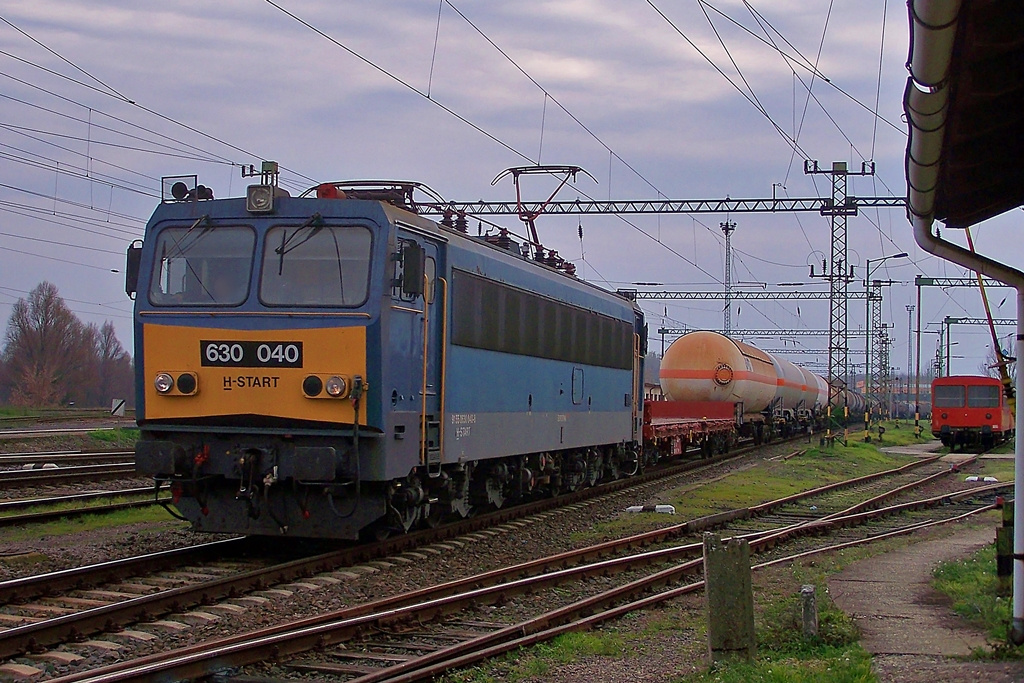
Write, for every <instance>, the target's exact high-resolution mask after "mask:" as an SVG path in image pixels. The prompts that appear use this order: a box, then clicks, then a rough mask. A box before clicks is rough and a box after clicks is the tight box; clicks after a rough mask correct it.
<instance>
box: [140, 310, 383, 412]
mask: <svg viewBox="0 0 1024 683" xmlns="http://www.w3.org/2000/svg"><path fill="white" fill-rule="evenodd" d="M142 334H143V353H144V354H145V356H144V357H145V361H144V367H145V379H144V384H145V392H146V418H147V419H152V420H159V419H165V418H189V417H206V416H217V415H268V416H273V417H283V418H295V419H301V420H320V421H325V422H343V423H349V424H351V423H352V422H353V420H354V411H353V408H352V401H350V400H348V399H328V398H316V399H311V398H307V397H306V396H305V395H304V394H303V393H302V381H303V380H304V379H305V378H306V377H307V376H308V375H311V374H315V375H320V376H325V375H328V376H329V375H347V376H348V377H350V378H351V377H354V376H356V375H360V376H361V377H363V379H364V381H365V380H366V328H365V327H361V326H360V327H336V328H324V329H292V330H258V331H253V330H224V329H216V328H208V327H172V326H166V325H152V324H150V325H143V330H142ZM209 340H218V341H223V342H225V343H230V342H256V343H259V342H274V343H275V345H276V344H277V343H280V342H301V343H302V367H275V366H274V359H273V358H267V365H268V366H266V367H235V366H231V367H210V366H208V365H203V359H202V355H201V348H200V342H202V341H209ZM263 355H264V356H265V357H267V356H269V354H263ZM227 357H228V358H230V354H227ZM185 371H191V372H194V373H196V375H197V376H198V391H197V392H196V394H195V395H193V396H165V395H162V394H159V393H157V391H156V389H155V388H154V386H153V380H154V378H155V377H156V375H157V374H158V373H160V372H167V373H170V374H171V375H172V376H173V377H175V378H176V377H177V376H178V375H179V374H180V373H182V372H185ZM321 396H326V394H321Z"/></svg>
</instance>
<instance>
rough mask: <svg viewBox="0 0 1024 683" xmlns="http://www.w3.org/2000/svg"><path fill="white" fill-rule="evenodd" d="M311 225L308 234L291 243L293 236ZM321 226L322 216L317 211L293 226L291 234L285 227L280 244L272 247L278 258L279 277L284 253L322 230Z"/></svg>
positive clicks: (297, 246)
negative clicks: (296, 225)
mask: <svg viewBox="0 0 1024 683" xmlns="http://www.w3.org/2000/svg"><path fill="white" fill-rule="evenodd" d="M311 226H312V228H313V229H312V230H311V231H310V232H309V234H308V235H306V236H305V237H304V238H303V239H302V241H300V242H296V243H295V244H292V241H294V240H295V237H296V236H297V235H298V234H299V233H300V232H302V231H303V230H305V229H306V228H308V227H311ZM323 227H324V219H323V216H321V215H320V214H319V213H314V214H313V215H312V216H310V217H309V220H308V221H306V222H305V223H303V224H302V225H300V226H299V227H297V228H295V232H293V233H292V234H291V236H289V235H288V230H287V229H286V230H285V231H284V232H283V233H282V234H281V246H279V247H277V248H276V249H274V253H275V254H277V256H278V259H277V276H278V277H280V276H281V273H282V272H283V271H284V255H285V254H287V253H288V252H290V251H293V250H295V249H297V248H299V247H301V246H302V245H303V244H305V243H306V242H308V241H309V240H311V239H313V236H314V235H316V234H317V233H318V232H320V230H322V229H323ZM289 245H291V246H289Z"/></svg>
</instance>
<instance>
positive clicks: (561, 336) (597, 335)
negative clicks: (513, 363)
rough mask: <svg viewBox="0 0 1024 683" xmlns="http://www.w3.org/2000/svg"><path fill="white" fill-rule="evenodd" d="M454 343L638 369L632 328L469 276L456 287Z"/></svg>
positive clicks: (461, 276)
mask: <svg viewBox="0 0 1024 683" xmlns="http://www.w3.org/2000/svg"><path fill="white" fill-rule="evenodd" d="M452 311H453V315H452V343H454V344H457V345H459V346H469V347H472V348H477V349H487V350H490V351H502V352H505V353H514V354H519V355H523V356H534V357H539V358H550V359H553V360H564V361H569V362H572V363H580V364H585V365H599V366H603V367H609V368H622V369H628V368H632V367H633V357H632V353H631V351H632V341H631V340H632V336H633V332H632V327H631V325H630V323H628V322H626V321H622V320H615V319H614V318H611V317H608V316H606V315H600V314H598V313H594V312H593V311H588V310H585V309H582V308H579V307H577V306H570V305H568V304H563V303H560V302H557V301H552V300H551V299H547V298H545V297H542V296H538V295H536V294H533V293H531V292H527V291H525V290H522V289H518V288H516V287H510V286H508V285H503V284H501V283H499V282H495V281H493V280H488V279H487V278H482V277H479V276H477V275H472V274H469V273H466V272H464V271H455V275H454V281H453V283H452Z"/></svg>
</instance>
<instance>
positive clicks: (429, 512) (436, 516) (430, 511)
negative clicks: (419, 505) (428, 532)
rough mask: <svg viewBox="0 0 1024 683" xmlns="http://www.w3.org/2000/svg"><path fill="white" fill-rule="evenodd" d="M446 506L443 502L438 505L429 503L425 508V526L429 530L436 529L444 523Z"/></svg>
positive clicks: (437, 503)
mask: <svg viewBox="0 0 1024 683" xmlns="http://www.w3.org/2000/svg"><path fill="white" fill-rule="evenodd" d="M446 507H448V506H446V505H445V504H444V503H442V502H441V501H438V502H436V503H427V504H426V505H424V506H423V508H424V510H423V525H424V526H426V527H427V528H429V529H436V528H437V527H439V526H441V524H442V523H444V521H445V518H446V517H447V516H448V515H447V514H446V512H447V510H446V509H445V508H446Z"/></svg>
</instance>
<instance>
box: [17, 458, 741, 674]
mask: <svg viewBox="0 0 1024 683" xmlns="http://www.w3.org/2000/svg"><path fill="white" fill-rule="evenodd" d="M756 452H757V449H756V448H754V447H749V448H746V449H740V450H738V451H735V452H733V453H732V454H726V455H721V456H718V457H717V458H712V459H708V460H694V461H687V462H684V463H681V464H674V465H671V466H668V467H660V468H657V469H652V470H650V471H647V472H644V473H643V474H641V475H638V476H635V477H632V478H629V479H620V480H618V481H613V482H609V483H607V484H603V485H600V486H598V487H594V488H590V489H584V490H582V491H579V492H577V493H574V494H570V495H566V496H560V497H558V498H553V499H542V500H537V501H534V502H530V503H527V504H524V505H519V506H516V507H512V508H507V509H501V510H497V511H495V512H491V513H488V514H484V515H479V516H476V517H472V518H469V519H466V520H462V521H460V522H457V523H454V524H451V525H447V526H443V527H440V528H438V529H427V530H422V531H418V532H415V533H411V534H406V535H402V536H397V537H394V538H392V539H387V540H385V541H382V542H378V543H375V544H370V545H363V546H356V547H345V548H343V549H340V550H337V551H333V552H329V553H323V554H314V555H312V556H311V557H307V558H304V559H300V560H295V561H294V562H288V563H285V564H283V565H282V566H280V567H270V568H265V569H262V570H260V571H255V572H243V571H240V572H236V573H235V574H232V575H226V576H220V577H217V578H215V579H211V580H209V581H205V582H190V583H187V584H184V585H179V586H175V587H174V588H173V589H168V590H167V591H160V592H153V591H150V590H149V589H143V591H144V592H143V593H141V594H135V593H133V592H132V591H131V590H129V591H125V590H112V591H107V593H109V594H110V595H108V601H107V602H108V604H103V605H91V606H89V608H88V609H82V610H76V611H69V612H67V613H64V614H59V615H56V616H54V615H50V617H52V618H50V617H47V615H46V614H45V611H44V612H43V613H41V614H36V615H33V614H31V613H30V611H29V610H27V609H24V608H21V609H19V610H17V611H18V612H20V613H22V614H24V615H25V616H26V617H27V619H26V620H25V622H26V623H19V622H17V621H15V620H12V619H4V617H3V612H4V611H10V610H9V609H8V608H9V606H10V605H13V604H17V603H25V602H26V601H30V600H35V599H37V598H39V597H40V596H50V597H51V598H52V599H55V600H56V599H58V598H59V596H60V595H61V594H64V593H66V591H68V590H71V589H89V590H95V589H97V588H98V587H100V586H102V585H104V584H115V583H125V582H127V583H129V584H131V583H136V581H135V579H134V578H132V577H137V576H139V575H140V574H142V573H144V572H145V571H148V570H147V569H146V568H147V566H149V565H150V564H152V563H153V562H154V561H160V558H158V557H155V556H152V555H147V556H145V557H143V558H139V560H138V561H137V562H134V561H132V560H131V559H130V558H129V559H128V560H123V561H119V562H117V563H101V564H98V565H92V566H90V567H82V568H79V569H76V570H71V571H70V573H68V572H57V573H55V574H53V575H47V574H44V575H39V576H34V577H27V578H24V579H16V580H12V581H8V582H0V626H3V625H4V624H3V623H2V622H3V621H6V622H7V624H6V625H7V626H9V627H10V628H8V630H6V631H3V632H0V658H3V657H11V656H14V655H16V654H19V653H22V652H27V651H32V650H37V649H39V648H41V647H49V646H52V645H55V644H59V643H61V642H64V641H66V640H67V639H68V638H78V637H82V636H84V635H87V634H90V633H94V632H97V631H100V630H102V629H105V628H108V629H109V628H111V627H122V626H125V625H127V624H131V623H134V622H136V621H139V619H140V615H141V616H143V617H145V618H156V617H159V616H160V615H163V614H167V613H169V612H172V611H181V610H185V609H189V608H191V607H195V606H196V605H200V604H203V603H209V602H211V601H214V600H223V599H228V598H231V597H232V596H236V595H241V594H244V593H245V592H247V591H250V592H251V591H256V590H260V589H262V588H264V587H265V586H268V585H273V584H279V583H287V582H289V581H295V580H300V579H302V578H305V577H308V576H311V575H315V574H317V573H324V572H329V571H332V570H335V569H338V568H344V567H350V566H352V565H357V564H358V563H361V562H367V561H372V560H374V559H380V558H386V557H394V556H395V555H397V554H399V553H401V552H403V551H406V550H409V549H414V548H417V547H420V546H424V545H428V544H430V543H435V542H439V541H444V540H447V539H450V538H454V537H457V536H460V535H463V534H467V533H473V532H475V531H479V530H486V529H489V528H490V527H493V526H496V525H499V524H503V523H508V522H514V521H515V520H517V519H521V518H524V517H527V516H529V515H534V514H539V513H544V512H547V511H550V510H553V509H555V508H558V507H560V506H570V507H571V506H572V505H574V504H582V503H584V502H586V501H591V502H596V501H606V502H613V501H615V500H616V499H617V498H619V497H621V496H627V495H628V496H635V495H637V494H638V493H642V492H643V491H644V490H645V489H647V488H650V487H660V486H669V485H672V484H673V483H674V482H676V481H679V480H681V479H685V478H688V477H694V476H696V475H697V474H698V473H706V472H707V471H709V470H713V469H714V468H718V467H726V468H728V467H732V466H733V465H734V464H735V462H736V461H742V460H743V459H744V458H746V457H747V456H750V455H753V454H755V453H756ZM755 457H756V456H755ZM150 491H152V489H150ZM170 557H172V558H173V559H172V560H171V562H172V563H179V564H185V563H189V562H201V561H203V559H202V556H200V558H198V559H191V558H190V557H189V556H188V555H187V554H186V553H183V552H180V551H172V553H171V555H170ZM159 566H161V567H162V566H165V565H159ZM129 588H130V587H129ZM132 590H138V589H132ZM71 597H72V598H74V599H75V600H77V599H79V598H81V596H80V595H79V594H72V595H71ZM114 598H119V599H114ZM85 599H87V600H89V599H92V598H85ZM72 602H74V600H73V601H72Z"/></svg>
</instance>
